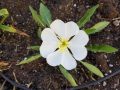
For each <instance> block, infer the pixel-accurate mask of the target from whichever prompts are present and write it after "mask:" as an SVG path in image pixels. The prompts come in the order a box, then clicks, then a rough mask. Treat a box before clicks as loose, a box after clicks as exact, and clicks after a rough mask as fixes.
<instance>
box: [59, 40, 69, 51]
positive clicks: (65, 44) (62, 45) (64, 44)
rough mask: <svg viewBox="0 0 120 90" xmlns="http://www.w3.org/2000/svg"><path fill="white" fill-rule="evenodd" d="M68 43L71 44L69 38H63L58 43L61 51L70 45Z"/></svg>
mask: <svg viewBox="0 0 120 90" xmlns="http://www.w3.org/2000/svg"><path fill="white" fill-rule="evenodd" d="M68 45H69V42H68V40H66V39H63V38H62V39H61V40H60V42H59V44H58V47H59V50H60V51H61V52H64V51H65V50H66V48H67V47H68Z"/></svg>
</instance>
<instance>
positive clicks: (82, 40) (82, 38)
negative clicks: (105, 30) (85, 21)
mask: <svg viewBox="0 0 120 90" xmlns="http://www.w3.org/2000/svg"><path fill="white" fill-rule="evenodd" d="M88 41H89V37H88V35H87V34H86V33H85V31H83V30H80V31H79V33H78V34H77V35H75V36H74V37H73V38H72V40H70V44H71V45H72V44H73V45H74V44H76V45H79V46H85V45H86V44H87V43H88Z"/></svg>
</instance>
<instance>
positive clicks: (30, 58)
mask: <svg viewBox="0 0 120 90" xmlns="http://www.w3.org/2000/svg"><path fill="white" fill-rule="evenodd" d="M40 57H41V56H40V54H36V55H34V56H31V57H29V58H28V59H25V60H23V61H21V62H20V63H18V64H17V65H22V64H27V63H30V62H32V61H35V60H37V59H39V58H40Z"/></svg>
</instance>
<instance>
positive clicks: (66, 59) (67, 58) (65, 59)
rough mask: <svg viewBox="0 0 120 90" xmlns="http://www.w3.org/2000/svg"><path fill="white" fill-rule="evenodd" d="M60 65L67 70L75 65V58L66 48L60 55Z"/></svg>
mask: <svg viewBox="0 0 120 90" xmlns="http://www.w3.org/2000/svg"><path fill="white" fill-rule="evenodd" d="M61 65H62V66H63V67H64V68H65V69H67V70H72V69H74V68H76V66H77V63H76V60H75V59H74V58H73V57H72V55H71V54H70V52H69V51H68V50H66V51H65V52H64V53H63V55H62V60H61Z"/></svg>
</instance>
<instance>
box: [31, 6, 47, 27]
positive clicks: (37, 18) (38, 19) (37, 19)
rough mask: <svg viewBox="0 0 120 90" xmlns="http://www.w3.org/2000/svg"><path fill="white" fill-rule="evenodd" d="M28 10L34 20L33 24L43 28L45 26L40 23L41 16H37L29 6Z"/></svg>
mask: <svg viewBox="0 0 120 90" xmlns="http://www.w3.org/2000/svg"><path fill="white" fill-rule="evenodd" d="M29 9H30V11H31V13H32V17H33V19H34V20H35V22H36V23H38V25H40V26H42V27H45V24H44V22H43V21H42V19H41V16H40V15H38V14H37V11H35V10H34V9H33V8H32V7H31V6H29Z"/></svg>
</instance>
